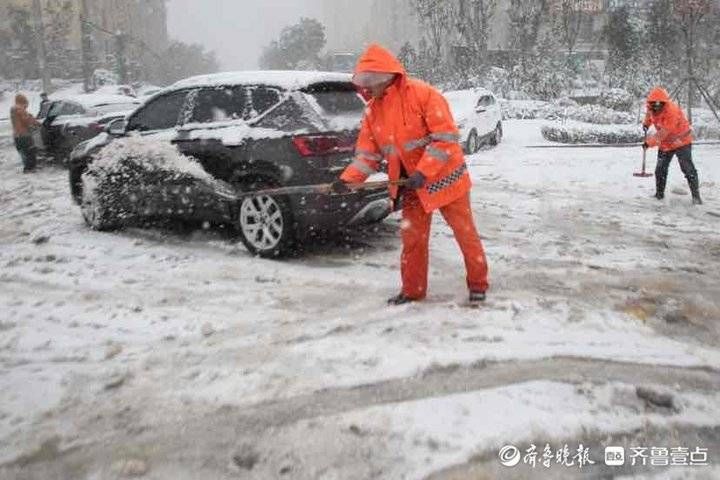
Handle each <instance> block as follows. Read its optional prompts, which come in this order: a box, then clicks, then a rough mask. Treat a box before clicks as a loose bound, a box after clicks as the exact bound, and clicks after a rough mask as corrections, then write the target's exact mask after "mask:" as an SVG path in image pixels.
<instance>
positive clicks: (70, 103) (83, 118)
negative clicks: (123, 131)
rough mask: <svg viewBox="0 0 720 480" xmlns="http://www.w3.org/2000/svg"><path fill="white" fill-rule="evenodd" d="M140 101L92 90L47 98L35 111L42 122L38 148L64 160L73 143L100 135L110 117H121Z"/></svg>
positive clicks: (72, 147)
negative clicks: (37, 110) (38, 109)
mask: <svg viewBox="0 0 720 480" xmlns="http://www.w3.org/2000/svg"><path fill="white" fill-rule="evenodd" d="M140 103H141V102H140V101H139V100H136V99H134V98H130V97H126V96H117V95H98V94H94V93H93V94H87V95H75V96H72V97H67V98H63V99H55V100H49V101H48V102H45V103H44V104H43V105H42V108H41V110H40V113H39V114H38V119H39V120H41V121H42V127H41V129H40V137H41V139H42V144H43V145H42V146H41V151H43V152H44V153H45V154H47V155H50V156H52V157H55V159H56V160H58V161H65V160H66V159H67V158H68V157H69V156H70V152H72V150H73V149H74V148H75V146H77V145H78V144H79V143H81V142H83V141H85V140H88V139H90V138H92V137H94V136H95V135H97V134H99V133H100V132H102V131H103V130H104V129H105V127H106V126H107V125H108V124H109V123H110V122H111V121H112V120H115V119H118V118H123V117H124V116H125V115H127V114H128V113H130V112H132V111H133V110H135V109H136V108H137V107H138V106H140Z"/></svg>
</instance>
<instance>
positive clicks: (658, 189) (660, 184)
mask: <svg viewBox="0 0 720 480" xmlns="http://www.w3.org/2000/svg"><path fill="white" fill-rule="evenodd" d="M666 182H667V177H664V176H662V175H655V195H653V197H655V198H657V199H658V200H662V199H663V198H665V183H666Z"/></svg>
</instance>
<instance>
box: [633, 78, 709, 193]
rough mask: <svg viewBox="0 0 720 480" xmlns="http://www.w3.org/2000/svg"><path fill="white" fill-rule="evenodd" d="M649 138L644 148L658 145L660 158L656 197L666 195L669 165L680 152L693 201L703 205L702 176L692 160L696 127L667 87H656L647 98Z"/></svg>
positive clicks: (656, 178)
mask: <svg viewBox="0 0 720 480" xmlns="http://www.w3.org/2000/svg"><path fill="white" fill-rule="evenodd" d="M651 125H654V126H655V130H656V131H657V133H656V134H655V135H653V136H650V137H647V131H648V128H650V126H651ZM643 129H644V130H645V135H646V140H645V143H643V148H644V149H648V148H652V147H658V148H659V152H658V161H657V166H656V167H655V187H656V188H655V198H657V199H658V200H662V199H663V198H665V184H666V182H667V176H668V168H669V167H670V162H671V161H672V159H673V157H674V156H675V155H677V158H678V162H680V169H681V170H682V172H683V173H684V174H685V178H686V179H687V182H688V186H689V187H690V193H692V202H693V204H695V205H702V200H701V199H700V180H699V179H698V173H697V170H696V169H695V165H694V164H693V161H692V142H693V135H692V127H691V126H690V122H688V120H687V117H686V116H685V113H683V111H682V109H681V108H680V106H679V105H678V104H677V103H675V102H673V101H672V100H671V99H670V95H669V94H668V92H667V90H665V89H664V88H661V87H656V88H653V89H652V91H651V92H650V95H648V98H647V113H646V114H645V120H644V121H643Z"/></svg>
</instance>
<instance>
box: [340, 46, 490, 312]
mask: <svg viewBox="0 0 720 480" xmlns="http://www.w3.org/2000/svg"><path fill="white" fill-rule="evenodd" d="M362 72H381V73H393V74H396V75H397V76H396V79H395V81H394V82H393V83H392V84H391V85H390V86H389V87H388V89H387V90H386V91H385V94H384V95H383V96H382V97H380V98H373V99H371V100H370V101H369V104H368V108H367V110H366V113H365V116H364V118H363V120H362V125H361V128H360V134H359V137H358V140H357V146H356V150H355V161H354V162H353V163H352V164H351V165H349V166H348V167H347V169H345V171H344V172H343V174H342V176H341V177H340V178H341V179H342V180H343V181H345V182H347V183H360V182H364V181H365V180H366V179H367V177H368V176H369V175H371V174H373V173H375V172H377V171H378V170H379V169H380V167H381V165H382V164H383V163H386V164H387V172H388V176H389V177H390V180H391V181H393V180H398V179H400V178H401V176H402V175H406V176H409V175H412V174H413V173H415V172H420V173H422V174H423V176H424V177H425V179H426V181H425V185H424V186H423V187H421V188H420V189H418V190H414V191H410V192H406V193H405V194H404V195H403V197H404V198H403V212H402V215H403V224H402V241H403V251H402V259H401V274H402V282H403V289H402V293H403V295H405V296H406V297H408V298H411V299H414V300H419V299H422V298H424V297H425V296H426V294H427V275H428V257H429V255H428V242H429V239H430V223H431V220H432V213H433V211H435V210H438V209H439V210H440V212H441V213H442V215H443V217H444V218H445V221H446V222H447V223H448V225H450V228H451V229H452V230H453V233H454V234H455V239H456V240H457V242H458V244H459V245H460V248H461V250H462V253H463V256H464V259H465V267H466V269H467V285H468V288H469V289H470V290H471V291H473V292H485V291H486V290H487V288H488V280H487V274H488V268H487V260H486V257H485V251H484V249H483V245H482V241H481V240H480V235H479V234H478V232H477V229H476V228H475V224H474V220H473V215H472V210H471V208H470V193H469V192H470V189H471V186H472V183H471V181H470V175H469V173H468V171H467V165H466V163H465V158H464V156H463V152H462V147H461V146H460V143H459V141H460V135H459V132H458V128H457V126H456V124H455V121H454V120H453V117H452V114H451V112H450V107H449V105H448V102H447V101H446V100H445V98H444V97H443V96H442V94H441V93H440V92H438V91H437V90H436V89H435V88H433V87H431V86H430V85H428V84H426V83H424V82H421V81H419V80H415V79H412V78H409V77H408V76H407V73H406V72H405V69H404V68H403V66H402V65H401V64H400V62H399V61H398V60H397V59H396V58H395V57H394V56H393V55H392V54H391V53H390V52H388V51H387V50H385V49H384V48H382V47H380V46H378V45H371V46H370V47H369V48H368V49H367V51H366V52H365V53H364V54H363V55H362V57H361V58H360V60H359V62H358V65H357V68H356V70H355V73H356V74H357V73H362ZM398 193H399V192H398V187H397V186H391V187H390V196H391V197H392V199H393V200H396V199H397V197H398Z"/></svg>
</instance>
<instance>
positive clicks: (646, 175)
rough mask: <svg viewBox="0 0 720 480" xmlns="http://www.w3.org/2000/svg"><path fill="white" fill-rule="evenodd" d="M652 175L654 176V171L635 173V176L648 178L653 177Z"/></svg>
mask: <svg viewBox="0 0 720 480" xmlns="http://www.w3.org/2000/svg"><path fill="white" fill-rule="evenodd" d="M652 176H653V174H652V173H646V172H639V173H633V177H643V178H647V177H652Z"/></svg>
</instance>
